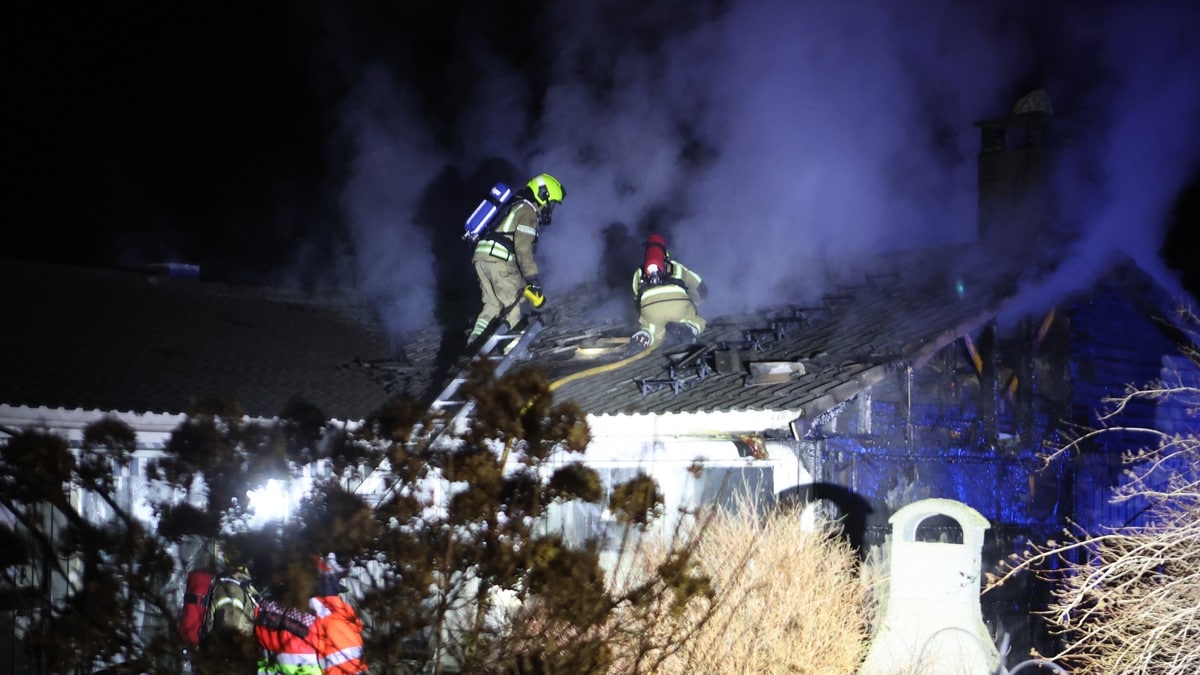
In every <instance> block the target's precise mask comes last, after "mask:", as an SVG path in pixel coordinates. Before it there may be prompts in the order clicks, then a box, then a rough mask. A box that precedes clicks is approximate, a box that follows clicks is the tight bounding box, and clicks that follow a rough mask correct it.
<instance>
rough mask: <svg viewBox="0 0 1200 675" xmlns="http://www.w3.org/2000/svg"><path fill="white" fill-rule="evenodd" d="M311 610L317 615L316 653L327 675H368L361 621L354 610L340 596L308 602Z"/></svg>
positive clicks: (314, 599)
mask: <svg viewBox="0 0 1200 675" xmlns="http://www.w3.org/2000/svg"><path fill="white" fill-rule="evenodd" d="M308 605H309V609H311V610H312V613H313V614H315V615H316V616H317V622H316V625H315V626H314V628H316V630H317V634H318V639H317V654H318V656H320V659H321V667H322V668H324V669H325V675H343V674H345V673H365V672H367V662H366V661H364V660H363V639H362V622H361V621H359V620H358V615H357V614H355V612H354V608H353V607H351V606H350V604H349V603H347V602H346V601H345V600H343V599H342V597H341V596H340V595H325V596H321V597H319V598H312V599H311V600H309V603H308Z"/></svg>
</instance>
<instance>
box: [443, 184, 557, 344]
mask: <svg viewBox="0 0 1200 675" xmlns="http://www.w3.org/2000/svg"><path fill="white" fill-rule="evenodd" d="M565 194H566V193H565V191H564V190H563V186H562V183H560V182H558V179H556V178H555V177H554V176H551V175H550V174H548V173H543V174H539V175H538V176H535V177H534V178H532V179H531V180H530V181H529V183H527V184H526V185H525V187H524V188H522V189H521V190H520V191H519V192H517V194H516V195H514V196H513V198H512V201H511V202H510V206H509V207H508V209H507V211H506V212H505V213H504V214H503V215H498V216H497V218H499V222H498V224H496V225H495V226H494V227H492V228H491V229H490V230H489V231H488V232H487V234H485V235H483V236H482V237H481V238H480V239H479V242H478V243H477V244H476V245H475V255H474V256H473V257H472V259H471V260H472V262H473V263H474V265H475V273H476V274H477V275H478V276H479V289H480V291H481V292H482V295H483V309H482V310H480V312H479V316H478V317H476V319H475V325H474V327H473V328H472V329H471V334H470V337H468V339H467V342H468V344H473V343H474V342H475V340H476V339H477V338H478V337H479V336H480V335H482V334H483V332H484V331H485V330H487V328H488V326H489V325H490V324H491V323H492V322H493V321H503V322H505V323H507V324H508V327H509V328H513V327H514V326H516V325H517V322H518V321H520V319H521V303H520V301H521V299H522V298H524V299H526V300H528V302H529V303H530V305H531V307H532V308H533V309H535V310H536V309H540V308H541V307H542V305H543V303H544V302H545V296H544V295H543V294H542V279H541V276H540V275H539V273H538V266H537V262H536V261H534V258H533V255H534V252H535V251H536V250H537V240H538V234H539V232H540V229H541V228H542V227H545V226H547V225H549V224H550V217H551V215H552V213H553V211H554V206H555V204H561V203H562V201H563V197H564V196H565Z"/></svg>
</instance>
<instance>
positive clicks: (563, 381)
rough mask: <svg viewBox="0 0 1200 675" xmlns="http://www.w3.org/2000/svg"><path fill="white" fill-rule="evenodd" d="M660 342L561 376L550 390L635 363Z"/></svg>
mask: <svg viewBox="0 0 1200 675" xmlns="http://www.w3.org/2000/svg"><path fill="white" fill-rule="evenodd" d="M660 344H662V341H661V340H660V341H658V342H656V343H654V344H652V345H650V346H649V347H647V348H645V349H643V350H642V351H640V352H638V353H636V354H634V355H633V356H626V357H625V358H623V359H619V360H617V361H613V362H612V363H606V364H604V365H602V366H596V367H594V368H588V369H587V370H581V371H579V372H578V373H571V374H570V375H568V376H566V377H560V378H559V379H557V380H555V381H553V382H551V383H550V391H554V390H555V389H558V388H559V387H561V386H564V385H567V384H570V383H572V382H574V381H576V380H582V379H583V378H585V377H591V376H592V375H599V374H600V373H607V372H608V371H610V370H616V369H617V368H620V367H621V366H624V365H628V364H630V363H633V362H634V361H637V360H638V359H642V358H645V357H646V356H648V355H649V354H650V352H652V351H654V350H655V349H658V346H659V345H660ZM538 398H539V397H538V396H534V397H533V398H531V399H529V401H528V402H526V403H525V405H524V406H523V407H522V408H521V412H520V413H518V415H524V414H525V412H526V411H527V410H529V408H530V406H532V405H533V404H534V402H536V401H537V400H538ZM515 440H516V437H515V436H510V437H509V438H508V441H507V442H505V444H504V453H503V454H501V455H500V469H501V470H503V469H504V465H505V463H507V462H508V451H509V450H512V445H513V441H515Z"/></svg>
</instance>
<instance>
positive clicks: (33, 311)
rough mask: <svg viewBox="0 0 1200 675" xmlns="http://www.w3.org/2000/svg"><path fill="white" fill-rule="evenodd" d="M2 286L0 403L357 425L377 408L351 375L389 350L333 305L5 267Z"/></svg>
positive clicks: (278, 294) (347, 305)
mask: <svg viewBox="0 0 1200 675" xmlns="http://www.w3.org/2000/svg"><path fill="white" fill-rule="evenodd" d="M159 271H160V272H165V271H167V270H165V269H164V270H159ZM0 287H2V288H4V289H5V298H4V330H0V404H7V405H10V406H24V407H32V408H39V407H45V408H50V409H58V408H62V409H67V410H72V409H83V410H102V411H111V412H134V413H146V412H154V413H181V412H187V411H188V410H190V409H191V407H192V405H193V403H195V402H197V401H201V400H206V399H219V400H224V401H236V402H237V403H238V404H240V405H241V407H242V410H243V411H244V412H245V414H247V415H250V416H253V417H273V416H276V415H279V414H280V413H281V412H282V411H283V410H284V408H285V406H287V405H288V403H289V401H290V400H291V399H292V398H293V397H299V398H302V399H304V400H306V401H308V402H309V403H311V404H314V405H316V406H317V407H318V408H319V409H320V410H321V411H322V412H324V413H325V414H326V415H328V416H330V417H332V418H337V419H359V418H361V417H362V416H363V415H364V414H365V413H366V412H369V411H370V410H373V409H374V408H376V407H377V406H379V405H380V404H381V403H382V402H383V401H384V400H386V399H387V396H388V393H387V391H386V390H385V388H384V387H383V386H382V385H381V384H380V383H379V382H378V381H376V380H374V379H372V378H371V377H368V376H366V375H365V374H364V373H363V371H362V369H361V368H358V367H356V363H358V362H360V361H363V360H371V359H379V358H387V357H389V356H390V355H391V350H390V348H389V344H388V339H387V337H386V335H385V334H384V333H383V331H382V330H381V329H380V328H379V327H378V325H377V324H376V323H375V321H374V320H373V319H372V318H371V316H370V315H369V313H368V312H367V311H365V310H364V308H363V307H362V306H361V305H358V304H356V303H354V302H353V301H352V300H348V299H346V298H344V297H335V296H328V297H314V296H311V295H305V296H301V295H299V294H296V293H289V292H285V291H279V290H273V289H263V288H249V287H241V286H232V285H226V284H221V283H212V282H201V281H199V280H197V279H195V278H175V277H173V276H172V275H171V274H165V273H156V274H145V273H139V272H125V271H115V270H104V269H95V268H81V267H72V266H66V265H55V264H47V263H34V262H17V261H11V260H3V261H0Z"/></svg>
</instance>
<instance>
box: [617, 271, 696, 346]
mask: <svg viewBox="0 0 1200 675" xmlns="http://www.w3.org/2000/svg"><path fill="white" fill-rule="evenodd" d="M666 265H667V270H666V271H667V273H666V274H665V275H664V276H663V279H662V281H660V282H659V283H657V284H655V283H651V282H650V281H649V280H648V279H647V278H646V276H645V274H644V273H643V272H642V268H640V267H639V268H638V269H637V270H635V271H634V273H633V297H634V298H635V299H636V300H637V303H638V309H639V313H638V323H639V325H640V326H641V330H643V331H645V332H646V333H647V334H649V336H650V342H649V343H650V344H655V343H657V342H658V341H659V340H661V339H662V338H663V334H664V333H665V331H666V327H667V324H669V323H677V324H683V325H686V326H688V327H690V328H691V329H692V332H693V333H694V334H696V335H699V334H700V333H701V332H703V331H704V328H705V325H706V322H705V321H704V318H703V317H701V316H700V315H699V314H698V313H697V312H696V305H697V304H698V303H699V302H700V301H701V300H703V299H704V295H705V292H704V291H705V289H704V287H703V279H701V278H700V275H699V274H696V273H695V272H693V271H692V270H690V269H688V268H687V267H686V266H685V265H684V264H683V263H681V262H678V261H676V260H670V261H668V262H667V263H666Z"/></svg>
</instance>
